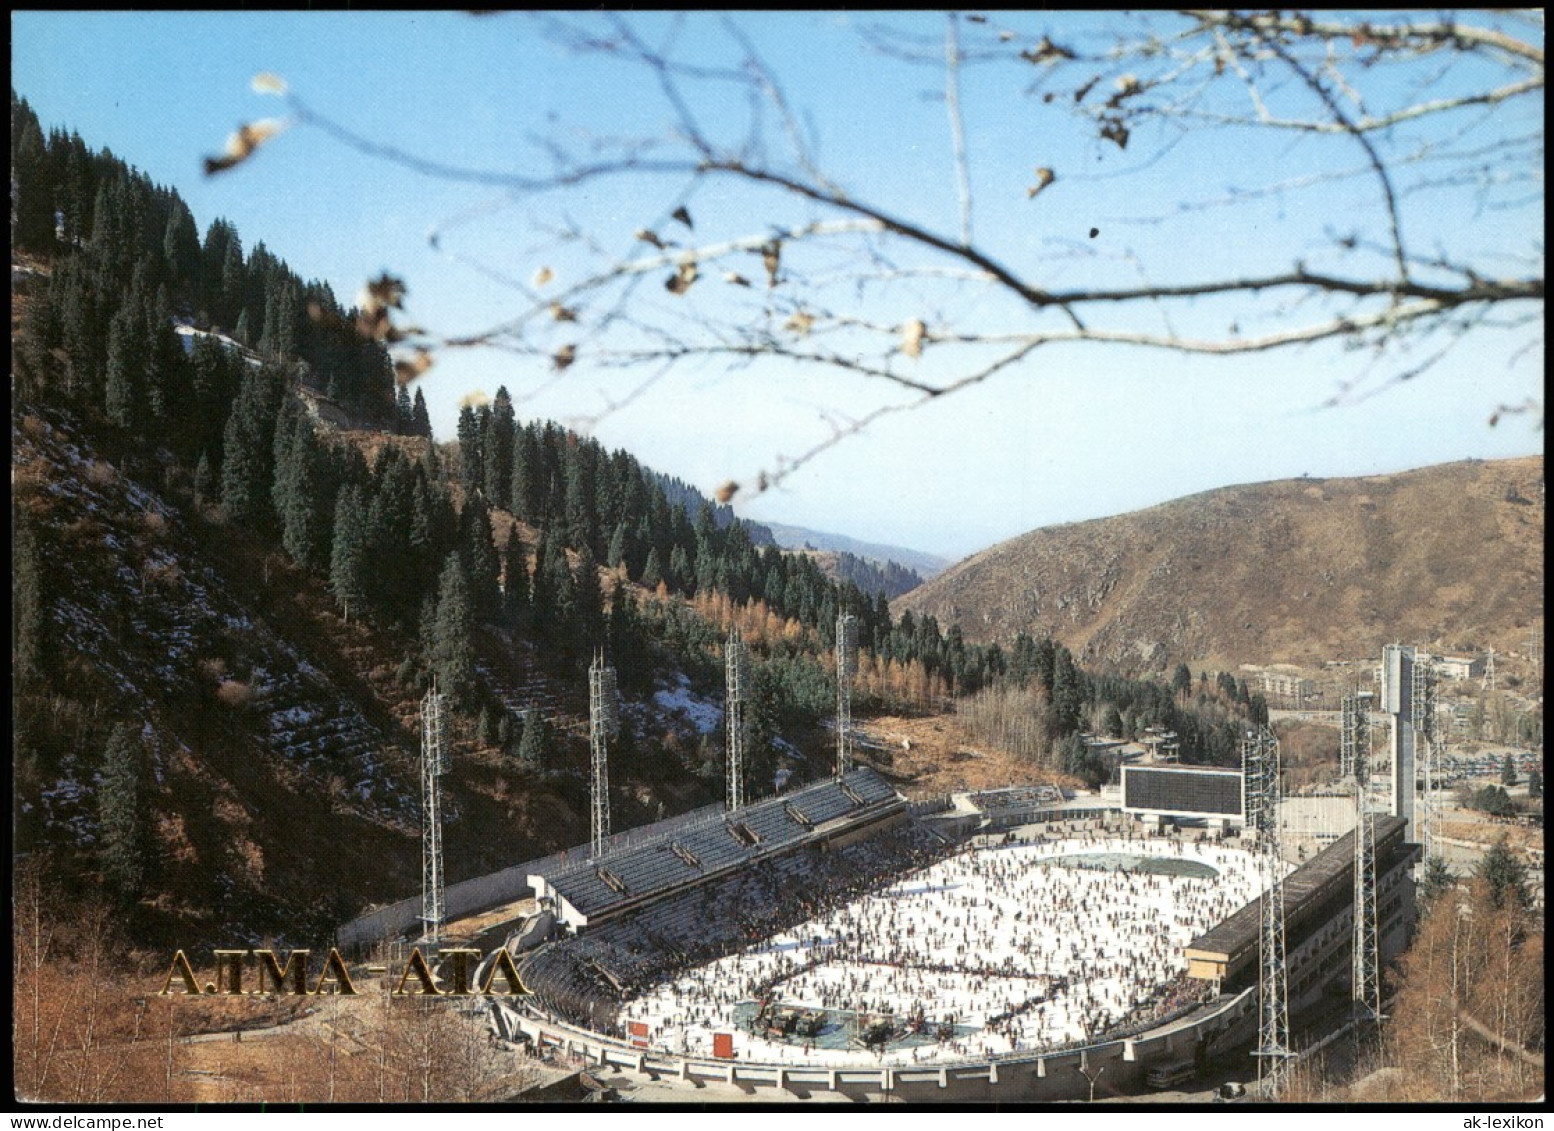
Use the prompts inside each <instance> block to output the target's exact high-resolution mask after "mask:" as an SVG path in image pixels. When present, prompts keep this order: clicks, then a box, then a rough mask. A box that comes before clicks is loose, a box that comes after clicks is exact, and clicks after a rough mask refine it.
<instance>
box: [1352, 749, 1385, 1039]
mask: <svg viewBox="0 0 1554 1131" xmlns="http://www.w3.org/2000/svg"><path fill="white" fill-rule="evenodd" d="M1369 730H1370V728H1369V727H1366V728H1365V729H1364V731H1363V732H1362V733H1361V735H1360V742H1359V745H1358V748H1357V757H1356V759H1355V762H1354V803H1355V825H1354V948H1353V960H1352V961H1353V965H1352V966H1351V968H1350V970H1351V987H1352V995H1351V996H1352V997H1353V999H1354V1005H1355V1016H1356V1018H1357V1019H1362V1020H1373V1021H1379V1020H1381V956H1380V951H1379V948H1378V940H1377V937H1376V931H1377V918H1376V814H1375V813H1374V812H1373V811H1372V806H1371V804H1370V764H1371V752H1370V735H1369Z"/></svg>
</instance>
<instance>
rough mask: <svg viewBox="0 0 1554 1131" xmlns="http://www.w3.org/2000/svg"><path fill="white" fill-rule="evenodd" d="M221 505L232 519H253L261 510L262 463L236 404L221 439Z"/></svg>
mask: <svg viewBox="0 0 1554 1131" xmlns="http://www.w3.org/2000/svg"><path fill="white" fill-rule="evenodd" d="M221 450H222V457H223V458H222V461H221V506H222V509H224V510H225V511H226V512H227V517H228V518H229V519H231V520H232V521H233V522H236V523H240V524H246V523H249V522H256V521H257V520H258V519H259V517H260V515H261V514H262V513H263V507H262V506H261V495H260V492H261V491H262V490H263V487H262V485H261V484H262V473H263V465H262V464H261V463H260V462H259V457H258V453H257V452H256V451H255V450H254V440H253V438H252V437H251V436H250V435H249V433H248V431H247V429H245V428H244V427H243V422H242V414H241V413H240V412H239V411H238V406H236V405H234V406H233V408H232V415H230V416H229V417H227V427H226V432H225V433H224V434H223V436H222V441H221Z"/></svg>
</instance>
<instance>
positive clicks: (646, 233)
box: [636, 228, 666, 251]
mask: <svg viewBox="0 0 1554 1131" xmlns="http://www.w3.org/2000/svg"><path fill="white" fill-rule="evenodd" d="M636 238H637V239H639V240H641V241H642V242H643V243H650V244H652V245H653V246H654V247H656V248H658V249H659V250H660V251H662V250H663V249H664V247H665V246H666V245H665V244H664V241H663V240H661V239H659V238H658V233H657V232H655V231H653V230H652V229H651V228H638V229H637V237H636Z"/></svg>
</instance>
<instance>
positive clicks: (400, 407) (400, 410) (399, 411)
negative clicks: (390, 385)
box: [394, 385, 415, 436]
mask: <svg viewBox="0 0 1554 1131" xmlns="http://www.w3.org/2000/svg"><path fill="white" fill-rule="evenodd" d="M414 411H415V410H414V409H412V408H411V407H410V389H409V388H408V387H407V386H405V385H401V386H400V387H399V392H397V393H395V394H394V426H395V428H394V430H395V431H396V432H398V433H399V434H400V435H401V436H409V435H412V432H411V429H412V428H414V427H415V420H414V415H413V414H414Z"/></svg>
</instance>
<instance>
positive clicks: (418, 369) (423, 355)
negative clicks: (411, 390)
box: [394, 349, 433, 385]
mask: <svg viewBox="0 0 1554 1131" xmlns="http://www.w3.org/2000/svg"><path fill="white" fill-rule="evenodd" d="M432 364H433V359H432V353H431V351H430V350H427V349H417V350H416V351H415V352H414V353H413V354H411V355H410V357H409V358H408V359H406V360H402V361H396V362H395V363H394V379H395V380H396V381H398V382H399V383H400V384H401V385H408V384H410V382H412V381H414V380H416V379H417V378H418V377H421V376H422V375H423V374H425V373H426V371H427V370H428V369H430V368H431V367H432Z"/></svg>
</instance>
